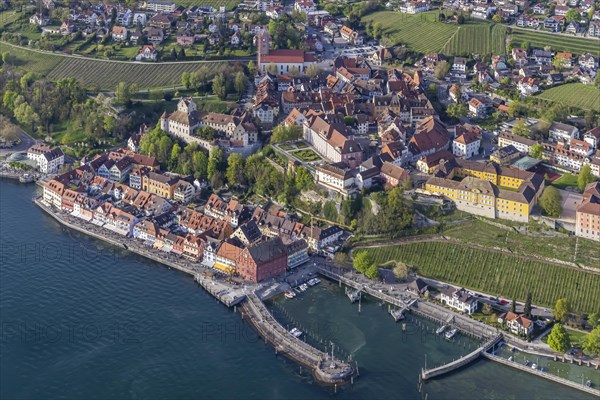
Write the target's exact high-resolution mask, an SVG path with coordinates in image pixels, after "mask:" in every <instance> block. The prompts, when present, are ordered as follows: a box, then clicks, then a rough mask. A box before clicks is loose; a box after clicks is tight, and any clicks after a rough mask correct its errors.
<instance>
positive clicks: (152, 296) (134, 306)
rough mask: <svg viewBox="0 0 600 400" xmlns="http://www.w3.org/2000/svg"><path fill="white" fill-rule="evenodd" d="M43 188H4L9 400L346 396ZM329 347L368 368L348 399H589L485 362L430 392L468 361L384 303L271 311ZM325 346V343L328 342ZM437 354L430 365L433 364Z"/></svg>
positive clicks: (2, 393)
mask: <svg viewBox="0 0 600 400" xmlns="http://www.w3.org/2000/svg"><path fill="white" fill-rule="evenodd" d="M34 190H35V189H34V187H33V186H23V185H19V184H18V183H14V182H10V181H2V182H0V250H1V253H0V325H1V337H0V339H1V346H0V382H1V383H2V384H1V385H0V397H2V398H6V399H45V398H62V399H82V398H95V399H109V398H118V399H164V398H211V399H234V398H240V399H242V398H243V399H278V398H286V399H307V398H310V399H319V398H322V399H329V398H331V397H332V396H334V388H328V387H322V386H320V385H318V384H315V383H314V382H313V379H312V377H311V376H310V374H308V373H307V372H306V371H300V368H299V367H298V366H297V365H295V364H294V363H292V362H290V361H288V360H286V359H285V358H282V357H276V356H275V353H274V350H273V348H271V347H270V346H268V345H265V344H264V343H263V342H262V341H260V340H259V339H258V337H257V336H256V334H254V332H253V331H252V329H251V328H250V327H249V326H248V325H247V324H245V323H244V322H242V320H241V318H240V316H239V314H237V313H234V312H233V311H231V310H228V309H227V308H225V307H224V306H222V305H221V304H220V303H218V302H216V301H215V300H214V299H213V298H212V297H211V296H210V295H208V294H207V293H206V292H204V290H202V289H201V288H200V287H198V286H197V285H196V284H195V283H194V281H193V280H192V278H191V277H189V276H187V275H185V274H183V273H180V272H178V271H174V270H170V269H168V268H166V267H164V266H162V265H161V264H158V263H155V262H152V261H149V260H146V259H144V258H142V257H139V256H136V255H133V254H131V253H128V252H126V251H124V250H120V249H117V248H115V247H113V246H109V245H106V244H104V243H102V242H100V241H98V240H95V239H91V238H89V237H87V236H85V235H82V234H78V233H75V232H73V231H70V230H68V229H66V228H63V227H61V226H60V225H59V224H58V223H57V222H55V221H54V220H53V219H51V217H49V216H47V215H46V214H45V213H43V212H42V211H41V210H40V209H38V208H37V207H36V206H35V205H34V204H33V203H32V202H31V198H32V196H33V193H34ZM268 305H269V307H270V308H271V309H272V310H273V312H274V313H275V315H276V316H278V317H279V318H280V319H281V320H282V321H283V322H284V323H285V324H290V325H294V326H298V327H301V328H302V329H303V330H305V331H306V332H307V333H308V334H309V337H308V339H307V340H309V341H314V342H315V343H316V344H317V345H318V346H322V347H323V348H324V349H325V348H327V350H329V351H331V345H330V344H329V342H330V341H333V342H334V344H335V347H334V352H335V354H336V355H338V356H340V357H345V358H347V357H351V358H352V360H355V361H356V362H357V363H358V367H359V370H360V377H359V378H358V379H357V380H356V381H355V383H354V385H352V386H351V385H348V386H345V387H344V388H338V390H337V395H335V396H334V397H337V398H340V399H373V398H386V399H387V398H402V399H422V398H424V397H425V393H427V396H428V399H458V398H460V399H471V398H477V399H484V398H485V399H585V398H590V396H586V395H585V394H584V393H582V392H579V391H576V390H573V389H569V388H566V387H563V386H561V385H558V384H555V383H551V382H548V381H545V380H543V379H540V378H536V377H533V376H530V375H528V374H523V373H519V372H517V371H515V370H513V369H511V368H508V367H504V366H501V365H498V364H496V363H493V362H490V361H487V360H481V361H478V362H476V363H474V364H473V365H471V366H469V367H468V368H464V369H462V370H460V371H458V372H456V373H453V374H451V375H449V376H447V377H445V378H442V379H437V380H433V381H430V382H428V383H426V384H424V385H423V386H422V390H421V392H419V380H418V376H419V371H420V370H421V368H422V367H423V366H424V365H425V362H427V365H428V366H429V367H431V366H434V365H438V364H440V363H443V362H447V361H449V360H452V359H453V358H455V357H458V356H460V355H461V354H465V353H467V352H468V351H469V350H470V349H473V348H474V347H475V346H476V343H475V342H473V341H471V340H469V339H466V338H464V337H461V336H460V335H457V336H456V339H455V341H454V342H447V341H445V340H443V339H441V338H440V337H438V336H436V335H435V334H433V333H432V332H431V331H432V330H433V329H434V328H435V326H434V325H433V324H431V323H429V322H427V321H424V320H420V319H415V320H412V319H409V320H408V321H407V322H406V331H405V332H403V330H402V323H394V322H393V320H392V319H391V318H390V317H389V315H388V314H387V308H386V306H380V305H379V303H378V302H377V301H375V300H372V299H368V298H367V299H366V300H365V301H363V303H362V309H361V313H359V312H358V306H357V305H351V304H350V303H349V301H348V299H347V298H346V297H345V296H344V293H343V289H340V288H339V287H338V286H336V285H334V284H332V283H328V282H326V281H323V283H321V284H320V285H318V286H316V287H314V288H311V289H309V291H308V292H306V293H304V294H302V295H300V296H298V297H297V298H296V299H293V300H285V299H276V300H274V301H272V302H269V303H268ZM321 342H322V343H321ZM426 354H427V361H426V360H425V357H426V356H425V355H426Z"/></svg>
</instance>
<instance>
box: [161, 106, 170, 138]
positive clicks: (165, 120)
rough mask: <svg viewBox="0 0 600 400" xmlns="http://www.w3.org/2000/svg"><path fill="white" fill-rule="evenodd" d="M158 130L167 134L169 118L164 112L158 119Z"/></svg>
mask: <svg viewBox="0 0 600 400" xmlns="http://www.w3.org/2000/svg"><path fill="white" fill-rule="evenodd" d="M160 129H162V130H163V131H165V132H167V133H169V117H168V115H167V112H166V111H165V112H164V113H163V115H162V116H161V117H160Z"/></svg>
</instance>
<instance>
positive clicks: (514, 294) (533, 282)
mask: <svg viewBox="0 0 600 400" xmlns="http://www.w3.org/2000/svg"><path fill="white" fill-rule="evenodd" d="M362 251H367V252H368V253H369V254H370V255H371V256H372V258H373V260H374V261H375V262H376V263H377V264H378V265H381V264H384V263H386V262H388V261H390V260H399V261H402V262H405V263H407V264H409V265H414V266H415V267H416V268H417V272H418V273H419V274H421V275H423V276H428V277H431V278H435V279H439V280H442V281H446V282H449V283H452V284H455V285H460V286H464V287H466V288H470V289H474V290H480V291H482V292H485V293H489V294H491V295H500V296H503V297H506V298H509V299H513V298H514V299H517V300H520V301H524V300H525V297H526V295H527V292H528V291H531V292H532V295H533V300H534V303H536V304H540V305H545V306H552V305H553V304H554V302H555V300H556V299H557V298H559V297H567V298H568V299H569V301H570V302H571V305H572V307H573V309H574V310H576V311H581V312H593V311H596V309H597V307H598V299H599V298H600V275H598V274H591V273H587V272H583V271H580V270H575V269H571V268H567V267H561V266H558V265H554V264H548V263H544V262H540V261H535V260H528V259H524V258H520V257H516V256H511V255H508V254H504V253H498V252H492V251H486V250H482V249H477V248H473V247H469V246H464V245H459V244H453V243H443V242H420V243H410V244H403V245H398V246H386V247H380V248H371V249H366V250H362Z"/></svg>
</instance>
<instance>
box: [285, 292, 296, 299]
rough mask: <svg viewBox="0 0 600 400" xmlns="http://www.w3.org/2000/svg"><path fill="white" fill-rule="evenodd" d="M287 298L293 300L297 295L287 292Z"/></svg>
mask: <svg viewBox="0 0 600 400" xmlns="http://www.w3.org/2000/svg"><path fill="white" fill-rule="evenodd" d="M285 297H287V298H288V299H293V298H294V297H296V293H294V292H292V291H291V290H288V291H286V292H285Z"/></svg>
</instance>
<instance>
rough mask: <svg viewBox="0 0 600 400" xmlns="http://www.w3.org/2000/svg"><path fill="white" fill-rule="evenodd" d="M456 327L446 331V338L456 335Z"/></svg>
mask: <svg viewBox="0 0 600 400" xmlns="http://www.w3.org/2000/svg"><path fill="white" fill-rule="evenodd" d="M456 332H457V330H456V328H455V329H451V330H449V331H448V332H446V339H452V338H453V337H454V335H456Z"/></svg>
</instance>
